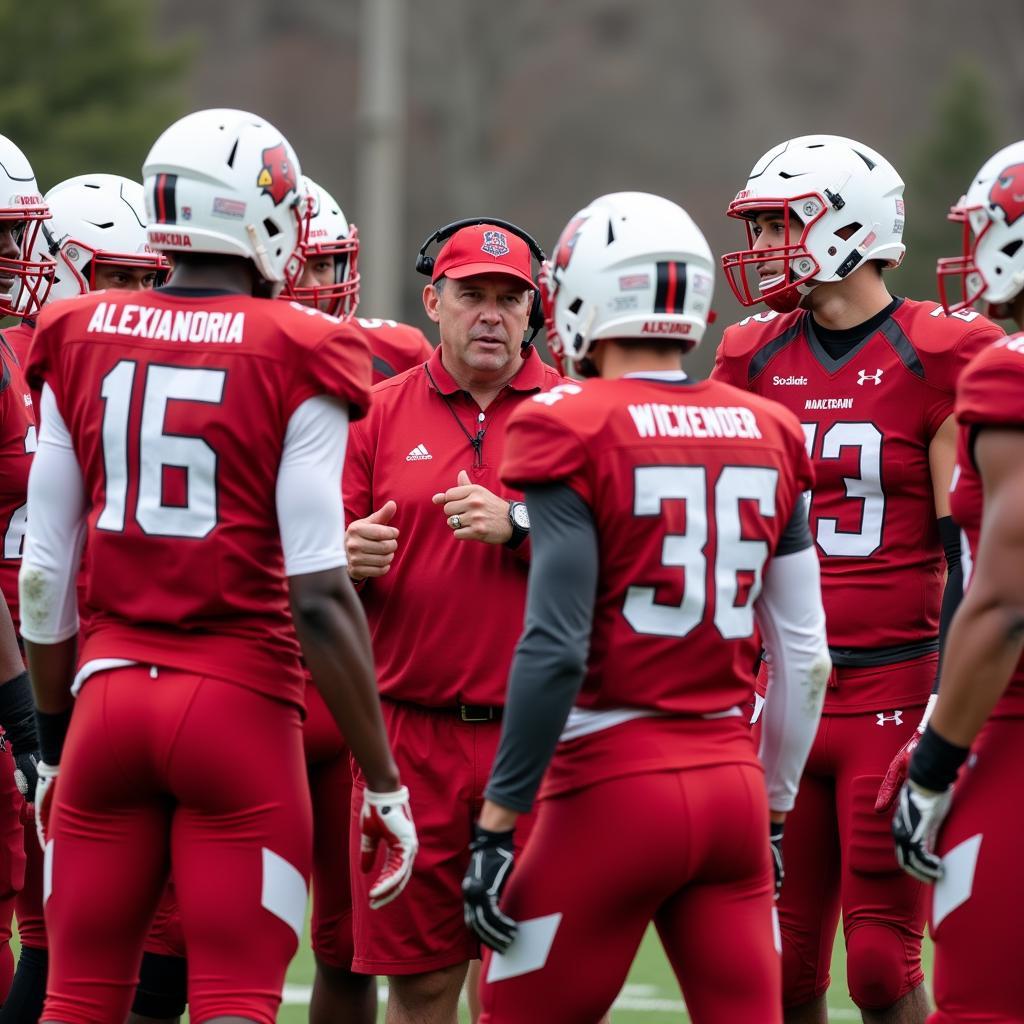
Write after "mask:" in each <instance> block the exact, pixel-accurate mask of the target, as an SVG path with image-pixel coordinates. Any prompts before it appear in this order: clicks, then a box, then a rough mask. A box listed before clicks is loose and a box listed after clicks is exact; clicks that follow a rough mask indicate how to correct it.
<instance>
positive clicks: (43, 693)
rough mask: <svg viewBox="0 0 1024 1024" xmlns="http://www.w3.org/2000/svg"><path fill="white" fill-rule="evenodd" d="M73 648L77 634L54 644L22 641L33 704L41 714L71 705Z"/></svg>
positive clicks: (74, 648) (57, 710)
mask: <svg viewBox="0 0 1024 1024" xmlns="http://www.w3.org/2000/svg"><path fill="white" fill-rule="evenodd" d="M77 649H78V637H77V635H76V636H73V637H71V638H70V639H69V640H62V641H60V643H55V644H37V643H33V642H32V641H31V640H26V641H25V654H26V657H27V660H28V670H29V675H30V676H31V678H32V692H33V694H34V696H35V702H36V708H37V709H38V710H39V711H41V712H43V713H44V714H48V715H54V714H60V713H62V712H64V711H67V710H68V708H70V707H71V705H72V703H73V701H74V698H73V697H72V696H71V684H72V683H73V682H74V679H75V662H76V659H77Z"/></svg>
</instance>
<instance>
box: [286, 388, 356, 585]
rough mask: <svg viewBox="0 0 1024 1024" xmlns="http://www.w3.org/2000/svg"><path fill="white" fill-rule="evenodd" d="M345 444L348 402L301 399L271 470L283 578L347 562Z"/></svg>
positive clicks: (316, 398) (321, 398) (326, 398)
mask: <svg viewBox="0 0 1024 1024" xmlns="http://www.w3.org/2000/svg"><path fill="white" fill-rule="evenodd" d="M347 444H348V406H346V405H344V404H343V403H341V402H339V401H338V400H337V399H335V398H328V397H327V396H326V395H317V396H316V397H315V398H307V399H306V401H305V402H303V403H302V405H300V406H299V407H298V408H297V409H296V410H295V412H293V413H292V418H291V419H290V420H289V421H288V429H287V430H286V431H285V435H284V448H283V450H282V452H281V465H280V466H279V467H278V470H277V522H278V526H279V528H280V530H281V547H282V548H283V549H284V571H285V573H286V574H287V575H288V576H301V575H303V574H304V573H310V572H321V571H323V570H324V569H336V568H338V567H339V566H343V565H346V564H347V558H346V557H345V509H344V506H343V505H342V500H341V470H342V467H343V466H344V464H345V448H346V446H347Z"/></svg>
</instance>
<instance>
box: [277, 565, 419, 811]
mask: <svg viewBox="0 0 1024 1024" xmlns="http://www.w3.org/2000/svg"><path fill="white" fill-rule="evenodd" d="M313 575H314V576H315V577H319V578H320V579H318V580H316V582H315V584H314V586H312V587H311V586H305V587H304V586H303V585H302V584H301V583H299V582H297V581H299V580H303V579H305V580H306V581H308V580H309V579H310V577H306V578H303V577H297V578H293V579H292V580H291V581H290V582H291V584H292V588H291V593H292V615H293V618H294V620H295V630H296V633H297V634H298V637H299V643H300V645H301V646H302V653H303V656H304V657H305V659H306V664H307V666H308V667H309V670H310V672H311V673H312V674H313V681H314V683H315V684H316V686H317V689H318V690H319V691H320V693H321V695H322V696H323V698H324V701H325V702H326V704H327V707H328V708H329V709H330V711H331V714H332V715H333V716H334V720H335V721H336V722H337V723H338V728H339V729H340V730H341V731H342V734H343V735H344V736H345V739H346V741H347V742H348V745H349V747H350V748H351V750H352V754H353V756H354V757H355V759H356V762H357V763H358V764H359V767H360V768H361V769H362V771H363V775H364V776H365V777H366V783H367V786H368V787H369V788H370V789H372V790H376V791H378V792H390V791H392V790H395V789H397V788H398V786H399V784H400V782H399V778H398V769H397V767H396V766H395V762H394V758H393V757H392V755H391V747H390V745H389V744H388V738H387V733H386V731H385V729H384V720H383V717H382V715H381V710H380V697H379V696H378V693H377V679H376V675H375V673H374V668H373V654H372V651H371V648H370V635H369V630H368V629H367V626H366V618H365V616H364V614H363V610H362V606H361V604H360V602H359V598H358V597H357V596H356V594H355V591H354V590H353V588H352V585H351V583H350V582H349V580H348V579H347V577H346V576H345V573H344V570H343V569H338V570H332V571H330V572H326V573H316V574H313Z"/></svg>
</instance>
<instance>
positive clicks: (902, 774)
mask: <svg viewBox="0 0 1024 1024" xmlns="http://www.w3.org/2000/svg"><path fill="white" fill-rule="evenodd" d="M937 697H938V694H936V693H933V694H932V695H931V696H930V697H929V698H928V705H927V707H926V708H925V709H924V714H923V715H922V716H921V721H920V722H919V723H918V726H917V728H916V729H915V730H914V735H913V736H911V737H910V739H909V740H907V742H906V743H904V744H903V746H902V747H900V749H899V750H898V751H897V752H896V756H895V757H894V758H893V759H892V761H891V762H890V764H889V768H888V771H886V773H885V778H884V779H882V784H881V785H880V786H879V787H878V796H876V797H875V813H876V814H884V813H885V812H886V811H888V810H889V809H890V808H891V807H892V805H893V804H894V803H896V797H897V796H898V795H899V792H900V787H901V786H902V785H903V783H904V782H906V779H907V772H908V770H909V769H910V759H911V758H912V757H913V756H914V751H915V750H916V749H917V744H918V743H919V742H920V739H921V737H922V736H923V735H924V730H925V727H926V726H927V725H928V719H929V718H931V716H932V708H933V707H935V701H936V699H937Z"/></svg>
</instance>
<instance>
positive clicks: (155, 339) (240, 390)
mask: <svg viewBox="0 0 1024 1024" xmlns="http://www.w3.org/2000/svg"><path fill="white" fill-rule="evenodd" d="M28 375H29V378H30V379H31V380H34V381H37V382H40V385H41V383H42V382H44V381H45V383H47V384H49V385H50V387H51V388H52V389H53V392H54V395H55V398H56V401H57V407H58V408H59V409H60V412H61V415H62V416H63V418H64V421H65V422H66V423H67V426H68V429H69V430H70V432H71V436H72V438H73V440H74V446H75V452H76V454H77V456H78V461H79V463H80V464H81V467H82V472H83V476H84V478H85V486H86V495H87V499H88V503H89V513H88V540H87V544H86V551H85V571H86V576H87V586H86V599H87V601H88V603H89V605H90V606H91V608H92V609H93V610H94V615H93V618H92V620H91V623H90V630H89V634H88V637H87V638H86V641H85V644H84V650H83V651H82V653H81V655H80V659H81V661H82V663H85V662H88V661H92V660H95V659H98V658H128V659H132V660H137V661H140V662H143V663H153V664H157V665H166V666H168V667H171V668H180V669H185V670H190V671H196V672H201V673H205V674H208V675H212V676H217V677H220V678H223V679H228V680H232V681H234V682H237V683H240V684H242V685H244V686H249V687H251V688H253V689H257V690H261V691H265V692H268V693H272V694H274V695H275V696H279V697H288V698H289V699H292V700H294V701H295V702H296V703H299V704H301V702H302V694H303V688H304V676H303V673H302V671H301V669H300V665H299V649H298V644H297V642H296V639H295V636H294V633H293V630H292V624H291V617H290V615H289V611H288V602H287V589H286V583H285V576H284V564H283V556H282V551H281V542H280V535H279V529H278V523H277V511H276V504H275V486H276V481H277V474H278V466H279V464H280V459H281V452H282V449H283V443H284V437H285V431H286V428H287V425H288V421H289V419H290V417H291V415H292V413H293V412H294V411H295V410H296V409H297V408H298V406H299V405H301V404H302V403H303V402H304V401H306V399H308V398H311V397H314V396H317V395H333V396H336V397H338V398H340V399H341V400H343V401H344V402H346V403H347V404H348V405H349V408H350V415H351V416H352V418H354V419H355V418H358V417H359V416H360V415H362V413H363V412H364V411H365V409H366V407H367V404H368V402H369V389H370V354H369V350H368V349H367V347H366V344H365V342H364V341H363V339H362V336H361V335H360V334H359V333H358V332H356V331H353V330H352V329H351V328H349V327H347V326H343V325H341V324H340V323H339V322H338V321H337V320H335V319H333V318H331V317H327V316H325V315H324V314H322V313H319V312H317V311H316V310H311V309H308V308H307V307H305V306H300V305H298V304H295V303H284V302H276V301H269V300H265V299H255V298H252V297H250V296H243V295H234V294H227V293H213V294H211V293H205V292H204V293H201V294H197V293H187V292H177V291H174V290H170V289H168V290H159V291H154V292H144V293H139V292H117V291H109V292H99V293H95V294H91V295H83V296H82V297H80V298H75V299H69V300H67V301H66V302H60V303H56V304H55V305H54V306H52V307H47V308H46V309H45V310H44V311H43V312H42V314H41V315H40V317H39V322H38V327H37V330H36V336H35V339H34V340H33V344H32V349H31V352H30V356H29V365H28Z"/></svg>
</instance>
